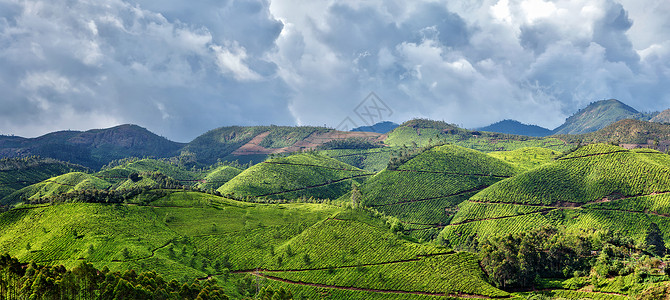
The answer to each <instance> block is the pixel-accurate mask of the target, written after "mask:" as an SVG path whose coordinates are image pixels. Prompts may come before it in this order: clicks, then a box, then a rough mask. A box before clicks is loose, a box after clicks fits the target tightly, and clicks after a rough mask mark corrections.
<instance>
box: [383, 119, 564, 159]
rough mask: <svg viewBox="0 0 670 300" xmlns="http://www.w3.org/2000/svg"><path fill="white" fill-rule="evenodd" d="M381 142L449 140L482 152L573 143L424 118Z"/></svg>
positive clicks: (409, 144) (410, 144) (404, 143)
mask: <svg viewBox="0 0 670 300" xmlns="http://www.w3.org/2000/svg"><path fill="white" fill-rule="evenodd" d="M384 142H385V143H386V144H388V145H390V146H394V147H424V146H428V145H435V144H439V143H450V144H454V145H458V146H461V147H465V148H470V149H474V150H478V151H482V152H492V151H507V150H514V149H519V148H524V147H542V148H548V149H552V150H555V151H561V152H562V151H566V150H568V149H570V148H571V147H572V146H571V145H568V144H567V143H566V142H565V141H563V140H560V139H557V138H553V137H544V138H539V137H528V136H519V135H511V134H503V133H493V132H484V131H472V130H467V129H463V128H459V127H458V126H456V125H454V124H448V123H445V122H441V121H432V120H425V119H415V120H410V121H407V122H405V123H403V124H402V125H400V126H399V127H398V128H396V129H394V130H393V131H391V132H389V133H388V137H387V138H386V140H384Z"/></svg>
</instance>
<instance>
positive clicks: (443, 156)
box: [347, 145, 515, 239]
mask: <svg viewBox="0 0 670 300" xmlns="http://www.w3.org/2000/svg"><path fill="white" fill-rule="evenodd" d="M514 174H515V170H514V167H513V166H512V165H510V164H508V163H505V162H503V161H501V160H499V159H496V158H493V157H491V156H488V155H486V154H484V153H481V152H478V151H475V150H471V149H466V148H463V147H459V146H453V145H444V146H437V147H433V148H430V149H428V150H425V151H424V152H422V153H420V154H418V155H416V156H414V157H413V158H411V159H409V160H407V161H406V162H404V163H402V164H401V165H399V166H398V167H397V168H387V169H385V170H383V171H381V172H379V173H378V174H376V175H375V176H373V177H371V178H370V179H368V180H367V181H366V182H365V183H363V184H362V185H361V186H360V187H359V188H358V189H359V192H360V199H361V200H360V203H361V204H362V205H364V206H367V207H371V208H374V209H376V210H378V211H380V212H383V213H385V214H386V215H389V216H394V217H397V218H398V219H399V220H400V221H401V222H403V225H404V227H406V228H407V230H410V232H412V234H413V235H414V236H417V237H423V238H428V239H431V238H434V236H432V235H434V234H435V233H436V232H435V230H436V229H437V228H440V227H441V226H443V225H445V224H447V223H449V220H450V218H451V216H452V215H453V209H454V208H455V207H456V206H457V205H458V204H459V203H461V202H462V201H464V200H466V199H468V198H469V197H470V196H472V195H474V194H475V193H476V192H477V191H479V190H481V189H483V188H485V187H487V186H489V185H491V184H493V183H495V182H497V181H499V180H501V179H504V178H507V177H510V176H513V175H514ZM347 197H349V198H351V197H352V196H351V194H349V195H348V196H347Z"/></svg>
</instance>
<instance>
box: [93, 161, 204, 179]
mask: <svg viewBox="0 0 670 300" xmlns="http://www.w3.org/2000/svg"><path fill="white" fill-rule="evenodd" d="M156 171H158V172H161V173H163V174H165V175H167V176H169V177H172V178H173V179H175V180H177V181H179V182H180V183H181V184H183V185H192V184H195V183H196V181H197V180H200V179H202V178H203V177H205V175H204V174H202V173H201V172H193V171H189V170H186V169H184V168H182V167H179V166H175V165H173V164H170V163H167V162H164V161H161V160H156V159H142V160H138V161H135V162H131V163H128V164H125V165H122V166H117V167H114V168H111V169H108V170H103V171H100V172H98V173H95V174H94V175H95V176H96V177H100V178H102V179H105V180H107V181H110V182H113V183H120V182H124V181H125V180H126V179H128V175H130V174H132V173H143V172H156Z"/></svg>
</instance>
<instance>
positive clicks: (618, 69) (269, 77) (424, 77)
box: [0, 0, 670, 142]
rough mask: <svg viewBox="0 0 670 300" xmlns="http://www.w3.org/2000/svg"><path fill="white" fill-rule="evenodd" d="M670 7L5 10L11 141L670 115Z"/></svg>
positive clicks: (104, 0)
mask: <svg viewBox="0 0 670 300" xmlns="http://www.w3.org/2000/svg"><path fill="white" fill-rule="evenodd" d="M668 15H670V1H667V0H619V1H614V0H553V1H544V0H468V1H465V0H461V1H455V0H450V1H438V0H435V1H404V0H398V1H396V0H387V1H382V0H367V1H348V0H341V1H328V0H315V1H303V0H276V1H265V0H244V1H237V0H200V1H183V0H182V1H177V0H161V1H153V0H151V1H150V0H48V1H38V0H0V91H1V92H0V134H5V135H8V134H14V135H19V136H25V137H35V136H39V135H42V134H45V133H48V132H52V131H56V130H68V129H69V130H88V129H92V128H107V127H112V126H115V125H119V124H126V123H131V124H137V125H140V126H143V127H145V128H147V129H149V130H151V131H153V132H155V133H157V134H159V135H162V136H165V137H168V138H169V139H172V140H175V141H180V142H188V141H190V140H192V139H193V138H195V137H197V136H198V135H200V134H202V133H204V132H206V131H208V130H211V129H214V128H217V127H221V126H230V125H270V124H275V125H317V126H324V125H325V126H328V127H332V128H338V129H343V130H346V129H350V128H351V127H354V126H363V125H371V124H372V123H375V122H377V121H382V120H390V121H395V122H398V123H400V122H403V121H406V120H409V119H412V118H429V119H434V120H443V121H446V122H449V123H453V124H457V125H460V126H462V127H466V128H475V127H480V126H485V125H488V124H491V123H494V122H497V121H500V120H503V119H515V120H518V121H521V122H524V123H529V124H537V125H540V126H543V127H547V128H549V129H553V128H555V127H557V126H559V125H560V124H561V123H563V121H564V120H565V118H566V117H568V116H570V115H571V114H573V113H574V112H576V111H577V110H578V109H580V108H582V107H584V106H586V105H588V104H589V103H591V102H593V101H597V100H602V99H610V98H616V99H619V100H621V101H622V102H624V103H626V104H628V105H630V106H632V107H634V108H636V109H638V110H640V111H657V110H664V109H667V108H670V18H667V16H668Z"/></svg>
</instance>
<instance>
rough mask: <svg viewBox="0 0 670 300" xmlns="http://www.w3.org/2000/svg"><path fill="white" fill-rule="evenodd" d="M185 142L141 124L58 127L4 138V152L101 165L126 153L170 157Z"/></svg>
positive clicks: (0, 143) (0, 144)
mask: <svg viewBox="0 0 670 300" xmlns="http://www.w3.org/2000/svg"><path fill="white" fill-rule="evenodd" d="M182 147H183V144H181V143H177V142H173V141H170V140H168V139H166V138H164V137H160V136H158V135H156V134H154V133H152V132H150V131H149V130H147V129H145V128H142V127H140V126H137V125H128V124H126V125H120V126H116V127H112V128H107V129H93V130H88V131H84V132H82V131H58V132H53V133H49V134H46V135H43V136H40V137H36V138H22V137H6V136H5V137H2V138H0V156H2V157H18V156H29V155H39V156H42V157H50V158H54V159H58V160H62V161H67V162H70V163H75V164H80V165H83V166H86V167H89V168H92V169H98V168H100V167H101V166H103V165H105V164H107V163H109V162H110V161H112V160H116V159H121V158H125V157H131V156H135V157H145V156H157V157H169V156H174V155H176V154H178V153H179V150H180V149H181V148H182Z"/></svg>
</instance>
